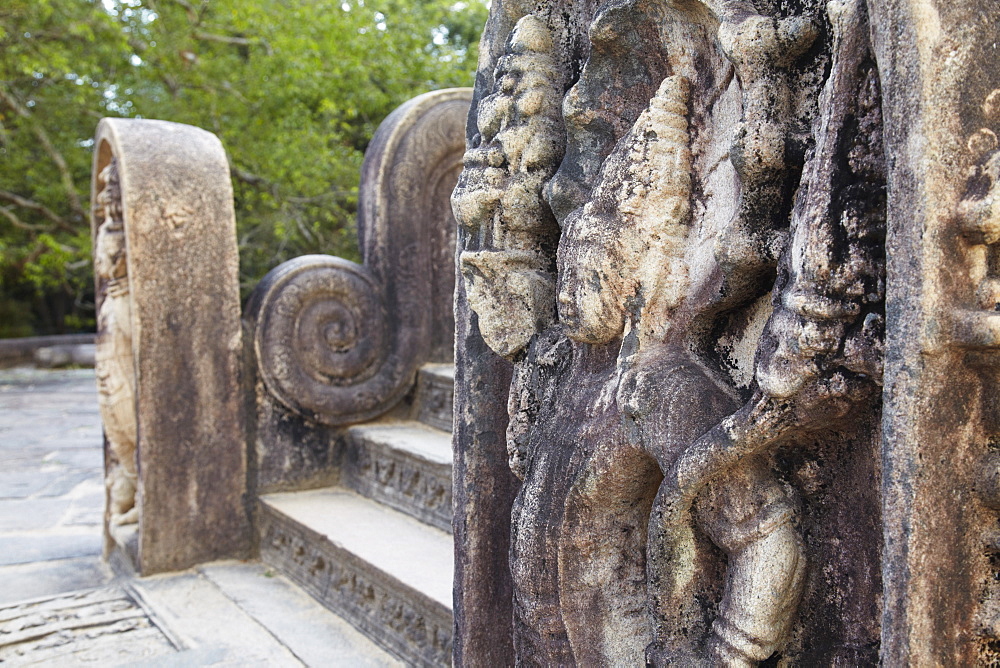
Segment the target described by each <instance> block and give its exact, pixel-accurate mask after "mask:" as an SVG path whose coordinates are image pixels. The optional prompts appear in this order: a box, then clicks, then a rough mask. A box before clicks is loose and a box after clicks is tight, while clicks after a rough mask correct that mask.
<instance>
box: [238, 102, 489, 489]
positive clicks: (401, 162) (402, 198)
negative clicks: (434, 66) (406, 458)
mask: <svg viewBox="0 0 1000 668" xmlns="http://www.w3.org/2000/svg"><path fill="white" fill-rule="evenodd" d="M471 94H472V91H471V90H470V89H464V88H463V89H459V88H454V89H448V90H441V91H435V92H433V93H427V94H425V95H421V96H419V97H417V98H414V99H413V100H411V101H409V102H407V103H406V104H404V105H402V106H401V107H399V108H398V109H397V110H396V111H394V112H393V113H392V114H391V115H390V116H389V117H388V118H387V119H386V120H385V121H384V122H383V123H382V124H381V125H380V126H379V129H378V131H377V132H376V134H375V137H374V138H373V139H372V142H371V144H370V145H369V147H368V150H367V151H366V153H365V162H364V165H363V167H362V173H361V185H360V191H359V192H360V202H359V213H358V241H359V246H360V249H361V255H362V259H363V262H362V264H360V265H359V264H356V263H354V262H350V261H348V260H344V259H342V258H335V257H331V256H325V255H310V256H304V257H300V258H296V259H294V260H291V261H289V262H286V263H284V264H282V265H280V266H278V267H277V268H275V269H274V270H273V271H271V272H270V273H269V274H268V275H267V276H266V277H265V278H264V279H263V280H262V281H261V283H260V284H259V285H258V286H257V288H256V289H255V290H254V293H253V294H252V295H251V297H250V300H249V301H248V303H247V308H246V312H245V315H244V324H245V328H246V330H247V332H248V335H247V336H248V345H249V346H250V347H251V348H252V350H250V351H248V358H249V359H250V360H251V362H250V365H251V368H249V369H248V373H250V374H251V377H252V378H253V383H252V385H253V393H254V396H253V399H252V401H253V404H254V406H255V409H254V410H255V412H256V420H255V425H254V429H255V434H253V435H252V442H253V443H254V451H255V455H256V461H255V462H254V463H253V466H254V467H255V471H256V480H257V483H256V484H257V487H258V489H259V490H260V491H261V492H268V491H276V490H286V489H295V488H300V489H301V488H305V487H317V486H322V485H326V484H331V483H333V482H335V481H336V479H337V467H338V465H339V463H340V459H341V457H342V454H343V448H344V443H345V441H344V439H345V433H344V431H343V429H342V428H341V427H342V426H343V425H348V424H352V423H358V422H364V421H366V420H370V419H372V418H374V417H377V416H379V415H382V414H385V413H387V412H389V411H391V410H393V409H396V412H397V413H400V414H409V413H410V412H411V411H412V409H413V406H412V405H410V404H411V403H412V401H411V399H412V396H411V395H412V390H413V386H414V381H415V379H416V377H417V372H418V370H419V369H420V367H421V366H422V365H424V364H427V363H448V364H450V363H451V362H452V361H453V359H454V353H453V346H454V343H453V342H454V317H453V305H452V294H453V292H454V285H455V260H454V251H455V234H456V232H455V220H454V217H453V215H452V213H451V207H450V206H449V204H448V196H449V193H450V192H451V190H452V189H453V188H454V185H455V182H456V180H457V179H458V173H459V172H460V171H461V167H462V164H461V158H462V153H463V150H464V143H463V140H462V137H463V133H462V131H461V128H462V127H463V126H464V123H465V117H466V115H467V113H468V108H469V99H470V97H471ZM420 410H424V408H423V407H421V409H420ZM431 410H433V409H431Z"/></svg>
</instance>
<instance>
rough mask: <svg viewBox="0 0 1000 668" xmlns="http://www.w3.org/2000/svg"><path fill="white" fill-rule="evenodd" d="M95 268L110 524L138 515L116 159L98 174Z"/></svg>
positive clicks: (128, 317) (132, 520)
mask: <svg viewBox="0 0 1000 668" xmlns="http://www.w3.org/2000/svg"><path fill="white" fill-rule="evenodd" d="M99 178H100V179H101V181H102V182H103V183H104V188H103V189H102V190H101V191H100V192H99V193H98V195H97V212H96V213H97V216H98V217H99V218H100V219H101V223H100V225H99V226H98V228H97V236H96V239H95V244H94V269H95V271H96V273H97V276H98V280H99V281H100V282H102V283H104V285H105V286H106V292H105V295H104V300H103V301H102V302H101V304H100V308H99V310H98V312H97V331H98V336H97V354H96V372H97V389H98V401H99V404H100V409H101V419H102V420H103V422H104V434H105V436H106V437H107V439H108V445H109V448H110V450H111V454H112V455H113V460H114V461H113V463H112V464H111V466H110V467H109V471H108V479H107V482H106V484H107V487H108V498H109V506H110V516H111V517H110V521H111V523H112V524H131V523H135V522H136V521H137V520H138V508H136V506H135V503H136V500H135V497H136V480H137V470H136V459H135V455H136V452H135V450H136V415H135V366H134V360H133V356H132V298H131V296H130V295H129V284H128V267H127V262H126V259H127V258H126V245H125V227H124V221H123V216H122V205H121V184H120V181H119V175H118V165H117V161H116V160H114V159H112V160H111V162H110V163H109V164H108V166H107V167H105V168H104V169H103V170H102V171H101V174H100V177H99Z"/></svg>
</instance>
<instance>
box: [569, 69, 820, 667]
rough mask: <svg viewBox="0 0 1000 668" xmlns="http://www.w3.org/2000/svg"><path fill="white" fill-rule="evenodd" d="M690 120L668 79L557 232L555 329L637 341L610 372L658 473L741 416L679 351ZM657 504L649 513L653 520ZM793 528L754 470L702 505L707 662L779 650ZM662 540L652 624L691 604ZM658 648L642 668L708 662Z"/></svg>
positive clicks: (795, 584) (653, 575)
mask: <svg viewBox="0 0 1000 668" xmlns="http://www.w3.org/2000/svg"><path fill="white" fill-rule="evenodd" d="M686 110H687V86H686V81H685V80H684V79H683V78H678V77H668V78H667V79H666V80H665V81H664V83H663V85H662V86H661V87H660V90H659V92H658V94H657V96H656V97H655V98H654V99H653V100H652V101H651V104H650V108H649V109H648V110H647V111H645V112H643V114H642V115H641V116H640V118H639V120H638V121H637V122H636V124H635V126H634V127H633V129H632V131H631V132H630V133H629V134H628V135H627V136H626V137H625V138H624V139H623V140H622V141H620V142H619V143H618V145H617V146H616V148H615V150H614V151H612V153H611V155H610V156H609V157H608V160H607V162H606V163H605V165H606V169H605V170H602V172H601V175H600V178H599V180H598V184H597V186H596V187H595V188H594V190H593V193H592V197H591V201H590V203H588V204H587V205H586V206H585V207H583V208H582V209H578V210H577V211H576V212H574V213H572V214H570V216H569V217H568V218H567V220H566V224H565V226H564V229H563V235H562V237H561V238H560V244H559V318H560V322H562V323H563V324H564V325H565V327H566V331H567V334H568V335H569V336H570V337H572V338H574V339H577V340H581V341H585V342H588V343H592V344H603V343H608V342H610V341H614V340H615V339H617V338H619V337H621V336H622V335H623V334H624V335H625V337H626V341H628V340H629V339H633V343H632V344H626V346H623V348H624V349H625V350H626V351H628V352H627V353H626V355H625V356H623V358H620V359H619V367H620V368H621V369H622V370H623V375H622V378H621V384H620V386H619V389H618V402H619V407H620V410H622V412H623V414H624V416H625V418H626V419H627V420H628V421H630V422H631V423H632V424H633V425H634V426H635V429H634V430H633V437H632V440H633V441H634V443H635V445H637V446H638V447H639V448H641V449H642V450H644V451H646V452H647V453H648V454H649V455H650V456H652V457H653V458H655V460H656V462H657V463H658V465H659V467H660V469H661V470H662V471H669V470H671V468H672V467H673V466H674V464H675V462H676V461H677V458H678V457H679V456H680V455H681V454H682V452H683V451H684V447H685V446H686V445H687V443H689V442H690V441H691V440H692V439H693V438H695V437H696V436H697V435H698V434H699V433H701V431H703V430H706V429H708V428H709V427H711V426H712V424H713V422H714V421H716V420H718V419H721V418H722V417H724V416H725V415H726V414H727V413H730V412H733V411H735V410H736V408H737V406H738V404H737V400H736V395H735V393H734V392H733V390H732V389H731V388H729V387H727V386H726V383H725V382H724V381H723V380H722V379H721V378H720V377H719V375H718V374H713V373H712V372H710V371H709V370H708V368H707V367H706V366H705V365H704V364H701V363H699V362H698V361H697V360H696V359H695V357H694V356H692V354H691V353H690V351H689V350H688V348H687V347H686V346H685V345H683V344H682V343H680V341H679V340H678V334H680V335H683V332H684V331H685V329H686V328H687V326H688V325H689V322H688V316H686V315H684V314H675V313H674V312H675V311H676V310H677V309H678V307H680V306H681V305H682V303H683V300H684V296H685V295H686V292H687V288H688V284H687V283H688V282H687V268H686V266H685V260H684V255H683V253H684V250H685V243H684V242H685V237H686V232H687V225H688V223H689V211H690V206H689V199H690V196H691V173H690V155H689V149H688V140H687V137H688V134H687V121H686V118H685V115H686ZM637 158H638V159H639V160H638V161H637V160H636V159H637ZM671 316H673V317H671ZM626 330H628V331H626ZM629 353H630V354H629ZM698 405H700V406H701V408H700V409H694V410H693V411H692V410H683V409H682V407H692V406H698ZM692 414H694V415H695V416H696V417H695V419H692ZM662 501H663V500H662V499H660V498H658V499H657V500H656V501H655V502H654V504H653V507H652V513H653V515H654V516H655V515H656V514H657V513H659V512H661V508H660V506H661V505H662ZM793 516H794V506H793V504H792V503H791V501H790V500H789V499H788V497H787V494H786V493H785V491H784V489H783V488H782V487H781V485H780V484H779V483H778V481H777V480H776V479H775V478H774V476H773V474H771V473H770V472H769V470H768V468H767V466H766V464H765V463H764V462H763V460H761V459H760V458H750V459H748V460H746V461H743V462H741V463H740V465H739V466H738V467H734V468H733V469H732V470H731V471H729V472H728V474H727V475H726V476H724V477H720V479H718V480H716V481H715V482H714V483H713V484H712V485H711V486H710V489H708V490H707V491H706V493H705V495H704V496H703V498H702V499H701V500H700V503H699V506H698V512H697V517H698V523H699V524H700V525H701V527H702V529H703V530H704V531H705V532H706V534H707V535H708V536H709V537H710V538H711V539H712V541H713V542H714V543H715V544H716V545H717V546H718V547H719V548H721V549H722V550H723V551H724V552H725V553H726V555H727V556H728V558H729V566H728V570H727V581H726V587H725V595H724V598H723V600H722V602H721V604H720V606H719V612H718V615H717V616H716V618H715V620H714V622H713V624H712V633H711V637H710V638H709V640H708V644H707V647H706V648H705V652H706V653H707V654H709V655H711V657H712V659H713V660H714V661H716V662H720V663H722V664H723V665H741V664H747V663H751V662H754V661H760V660H763V659H766V658H767V657H769V656H770V655H771V654H772V653H773V652H774V651H775V650H776V649H777V648H778V647H779V646H780V644H781V642H782V641H783V640H784V639H785V637H786V635H787V632H788V629H789V626H790V624H791V621H792V619H793V613H794V609H795V607H796V605H797V604H798V600H799V598H800V595H801V592H802V585H803V582H804V577H803V576H804V573H805V558H804V553H803V550H802V546H801V540H800V539H799V537H798V535H797V532H796V531H795V529H794V527H793V525H792V519H793ZM658 528H659V527H658V525H657V524H656V523H655V522H654V523H653V524H652V525H651V527H650V534H649V540H650V547H649V557H648V563H647V569H648V574H647V577H648V580H649V582H648V586H649V591H650V595H651V597H652V599H653V601H652V604H653V608H654V610H655V611H656V613H654V614H658V613H659V611H660V609H661V608H662V607H663V606H664V605H680V606H681V608H682V609H683V608H686V607H689V605H690V603H692V602H693V601H690V602H688V601H677V600H670V601H669V602H668V601H663V600H660V599H661V596H660V590H661V586H662V582H663V581H664V580H666V579H669V578H671V577H676V576H675V575H674V573H675V571H676V570H677V564H676V563H673V562H672V560H671V559H666V560H664V559H662V558H660V552H659V549H658V546H659V543H660V542H661V537H660V535H659V531H658ZM671 556H672V555H671ZM674 614H676V611H675V612H674ZM660 635H662V634H657V637H655V638H654V644H653V645H652V647H651V650H650V652H649V653H648V654H647V661H653V662H655V663H661V662H663V661H665V660H667V659H669V660H671V661H675V662H676V661H681V663H684V660H683V659H684V658H685V657H686V660H687V661H689V662H700V661H702V660H703V659H704V657H703V656H702V655H701V654H700V653H698V652H696V651H694V650H693V648H692V647H691V646H690V643H686V644H682V643H669V642H663V641H662V638H660V637H658V636H660Z"/></svg>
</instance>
